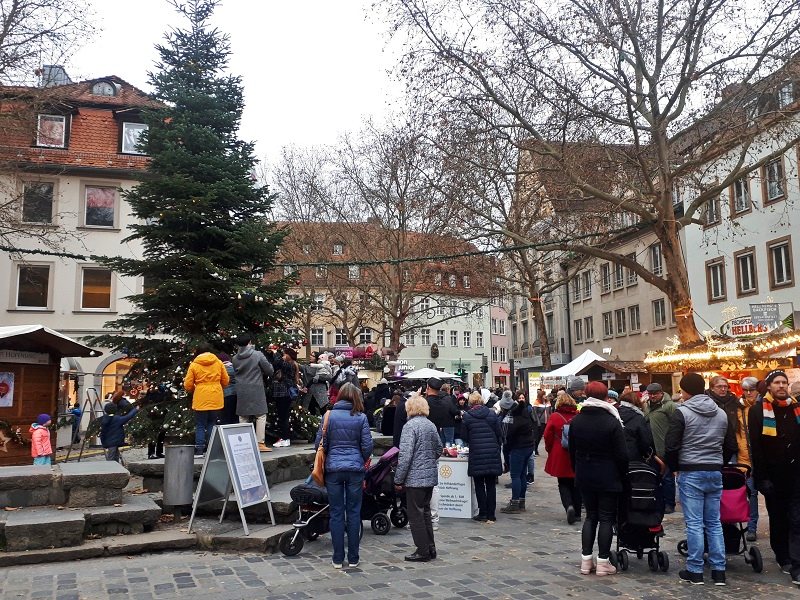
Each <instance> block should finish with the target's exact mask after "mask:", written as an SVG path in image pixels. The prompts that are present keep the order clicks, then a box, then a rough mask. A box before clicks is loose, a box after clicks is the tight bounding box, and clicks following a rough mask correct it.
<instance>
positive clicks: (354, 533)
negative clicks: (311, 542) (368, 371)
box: [314, 383, 372, 569]
mask: <svg viewBox="0 0 800 600" xmlns="http://www.w3.org/2000/svg"><path fill="white" fill-rule="evenodd" d="M326 417H327V421H328V425H327V430H326V432H325V450H326V458H325V487H326V488H327V490H328V502H329V503H330V515H331V516H330V526H331V541H332V543H333V559H332V561H331V563H332V564H333V567H334V568H336V569H341V568H342V563H343V562H344V532H345V526H346V529H347V562H348V564H349V565H350V567H356V566H358V562H359V556H358V543H359V540H360V533H361V494H362V488H363V484H364V473H365V470H364V463H365V462H366V460H367V459H368V458H369V457H370V455H371V454H372V434H371V433H370V431H369V423H368V422H367V417H366V415H365V414H364V403H363V401H362V400H361V390H359V389H358V388H357V387H356V386H354V385H353V384H351V383H346V384H344V385H343V386H342V387H341V388H340V389H339V397H338V399H337V401H336V404H334V406H333V408H332V409H331V410H330V411H328V413H326ZM325 420H326V419H325V418H323V420H322V422H321V423H320V426H319V430H318V431H317V439H316V441H315V442H314V447H315V448H316V447H318V446H319V444H320V440H321V438H322V427H323V425H324V424H325Z"/></svg>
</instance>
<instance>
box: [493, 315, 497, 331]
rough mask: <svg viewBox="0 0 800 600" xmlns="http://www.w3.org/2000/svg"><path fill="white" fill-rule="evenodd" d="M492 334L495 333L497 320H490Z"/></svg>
mask: <svg viewBox="0 0 800 600" xmlns="http://www.w3.org/2000/svg"><path fill="white" fill-rule="evenodd" d="M492 333H495V334H496V333H497V319H495V318H492Z"/></svg>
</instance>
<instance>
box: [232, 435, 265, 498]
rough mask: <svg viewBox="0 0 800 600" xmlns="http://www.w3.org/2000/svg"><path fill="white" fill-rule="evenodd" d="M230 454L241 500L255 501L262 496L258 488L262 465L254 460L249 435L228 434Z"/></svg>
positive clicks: (259, 486) (254, 456)
mask: <svg viewBox="0 0 800 600" xmlns="http://www.w3.org/2000/svg"><path fill="white" fill-rule="evenodd" d="M228 442H229V444H230V449H231V454H232V457H233V465H234V472H235V473H236V476H237V478H238V480H239V484H240V486H241V490H242V500H243V501H244V502H246V503H250V502H257V501H258V500H260V499H261V498H263V496H264V494H263V491H262V490H261V489H260V488H261V486H262V483H261V473H259V469H263V467H262V465H261V464H260V463H258V462H257V461H256V455H255V454H254V453H253V446H252V443H251V439H250V436H248V435H243V434H237V435H232V436H228Z"/></svg>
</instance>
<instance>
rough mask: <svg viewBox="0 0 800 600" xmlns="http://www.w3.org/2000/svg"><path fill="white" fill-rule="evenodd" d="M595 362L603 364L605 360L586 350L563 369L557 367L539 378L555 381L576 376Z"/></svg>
mask: <svg viewBox="0 0 800 600" xmlns="http://www.w3.org/2000/svg"><path fill="white" fill-rule="evenodd" d="M596 361H601V362H604V361H605V359H604V358H603V357H602V356H600V355H598V354H595V353H594V352H592V351H591V350H587V351H586V352H584V353H583V354H581V355H580V356H579V357H578V358H576V359H575V360H573V361H572V362H569V363H567V364H565V365H564V366H563V367H559V368H558V369H556V370H555V371H550V372H548V373H542V374H541V376H542V377H546V378H556V379H557V378H566V377H571V376H573V375H577V374H578V373H580V372H581V371H583V369H585V368H586V366H587V365H589V364H591V363H593V362H596Z"/></svg>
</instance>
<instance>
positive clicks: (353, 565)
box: [347, 561, 358, 569]
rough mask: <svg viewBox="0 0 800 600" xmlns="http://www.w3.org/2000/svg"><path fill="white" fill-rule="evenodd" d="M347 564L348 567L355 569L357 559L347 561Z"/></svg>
mask: <svg viewBox="0 0 800 600" xmlns="http://www.w3.org/2000/svg"><path fill="white" fill-rule="evenodd" d="M347 566H348V568H350V569H357V568H358V561H356V562H348V563H347Z"/></svg>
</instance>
